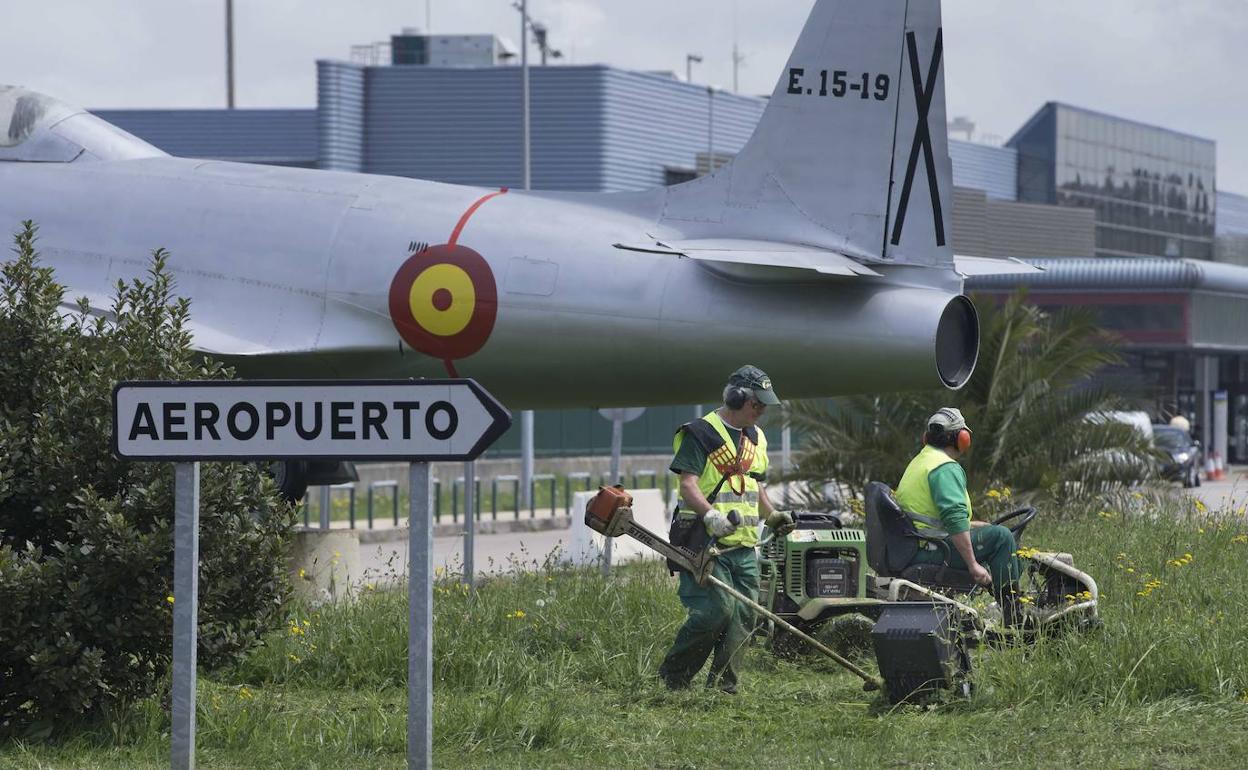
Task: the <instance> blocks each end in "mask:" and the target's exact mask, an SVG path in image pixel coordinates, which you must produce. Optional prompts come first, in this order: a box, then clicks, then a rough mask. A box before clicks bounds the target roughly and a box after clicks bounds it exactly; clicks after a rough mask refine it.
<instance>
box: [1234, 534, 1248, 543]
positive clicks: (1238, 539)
mask: <svg viewBox="0 0 1248 770" xmlns="http://www.w3.org/2000/svg"><path fill="white" fill-rule="evenodd" d="M1231 542H1232V543H1248V535H1236V536H1235V537H1233V538H1231Z"/></svg>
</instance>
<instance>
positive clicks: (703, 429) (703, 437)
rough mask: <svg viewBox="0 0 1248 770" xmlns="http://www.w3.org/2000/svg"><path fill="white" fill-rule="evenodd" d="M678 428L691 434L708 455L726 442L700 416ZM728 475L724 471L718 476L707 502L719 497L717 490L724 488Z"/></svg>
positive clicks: (712, 503) (712, 501)
mask: <svg viewBox="0 0 1248 770" xmlns="http://www.w3.org/2000/svg"><path fill="white" fill-rule="evenodd" d="M680 429H681V430H683V431H684V432H685V433H686V434H687V435H690V436H693V438H694V439H695V440H696V441H697V442H698V444H700V445H701V446H702V448H703V449H704V450H706V453H707V454H708V455H709V454H710V453H712V452H714V451H715V450H716V449H719V448H720V447H721V446H723V445H724V444H726V443H727V442H726V441H724V437H723V436H721V435H719V431H717V430H715V428H714V427H713V426H712V425H711V424H710V423H709V422H707V421H706V420H704V419H702V418H701V417H699V418H698V419H696V420H691V421H690V422H687V423H685V424H684V425H682V426H680ZM730 475H732V474H731V473H725V474H724V475H722V476H720V477H719V483H718V484H716V485H715V489H714V490H712V492H711V493H710V494H709V495H707V496H706V501H707V502H708V503H710V504H711V505H714V504H715V498H717V497H719V490H721V489H723V488H724V482H726V481H727V480H728V477H729V476H730Z"/></svg>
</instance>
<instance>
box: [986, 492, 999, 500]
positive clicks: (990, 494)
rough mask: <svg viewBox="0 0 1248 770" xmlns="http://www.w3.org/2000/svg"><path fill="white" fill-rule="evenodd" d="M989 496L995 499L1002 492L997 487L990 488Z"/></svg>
mask: <svg viewBox="0 0 1248 770" xmlns="http://www.w3.org/2000/svg"><path fill="white" fill-rule="evenodd" d="M988 496H989V497H991V498H993V499H994V500H995V499H996V498H998V497H1000V496H1001V493H1000V492H998V491H997V490H995V489H990V490H988Z"/></svg>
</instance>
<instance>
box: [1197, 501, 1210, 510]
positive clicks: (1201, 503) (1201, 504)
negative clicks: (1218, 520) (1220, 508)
mask: <svg viewBox="0 0 1248 770" xmlns="http://www.w3.org/2000/svg"><path fill="white" fill-rule="evenodd" d="M1196 510H1198V511H1200V512H1201V513H1204V512H1205V511H1207V510H1209V508H1208V507H1207V506H1206V505H1205V503H1204V501H1203V500H1197V501H1196Z"/></svg>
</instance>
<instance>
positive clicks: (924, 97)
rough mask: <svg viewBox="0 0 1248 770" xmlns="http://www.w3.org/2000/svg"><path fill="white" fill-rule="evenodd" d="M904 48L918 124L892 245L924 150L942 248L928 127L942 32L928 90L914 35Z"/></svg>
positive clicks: (942, 229) (909, 34)
mask: <svg viewBox="0 0 1248 770" xmlns="http://www.w3.org/2000/svg"><path fill="white" fill-rule="evenodd" d="M906 45H907V47H908V49H909V51H910V78H911V80H913V81H914V104H915V108H916V109H917V110H918V115H919V120H918V123H917V124H916V125H915V129H914V142H913V143H912V144H911V145H910V162H909V163H908V164H906V181H905V184H903V185H902V188H901V201H900V202H899V203H898V205H897V221H896V222H894V223H893V238H892V242H893V245H894V246H896V245H897V244H898V243H900V242H901V226H902V225H903V224H904V223H905V221H906V206H907V205H908V204H909V203H910V188H911V187H913V186H914V172H915V166H916V165H917V164H918V162H919V148H920V147H921V148H922V149H923V164H924V165H925V166H926V167H927V189H928V191H929V192H930V193H931V195H932V221H933V222H935V224H936V245H937V246H944V245H945V220H944V216H943V215H942V214H941V209H940V187H939V185H937V183H936V162H935V159H934V158H933V157H932V133H931V129H930V127H929V126H928V124H927V113H928V111H929V110H930V109H931V106H932V95H933V94H934V93H935V92H936V74H937V73H938V72H939V71H940V55H941V51H942V45H943V44H942V42H941V30H940V29H937V30H936V47H935V48H933V49H932V61H931V63H930V64H929V65H928V67H927V86H926V87H924V85H923V81H922V77H921V75H920V73H919V50H918V45H917V44H916V43H915V39H914V33H913V32H907V33H906Z"/></svg>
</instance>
